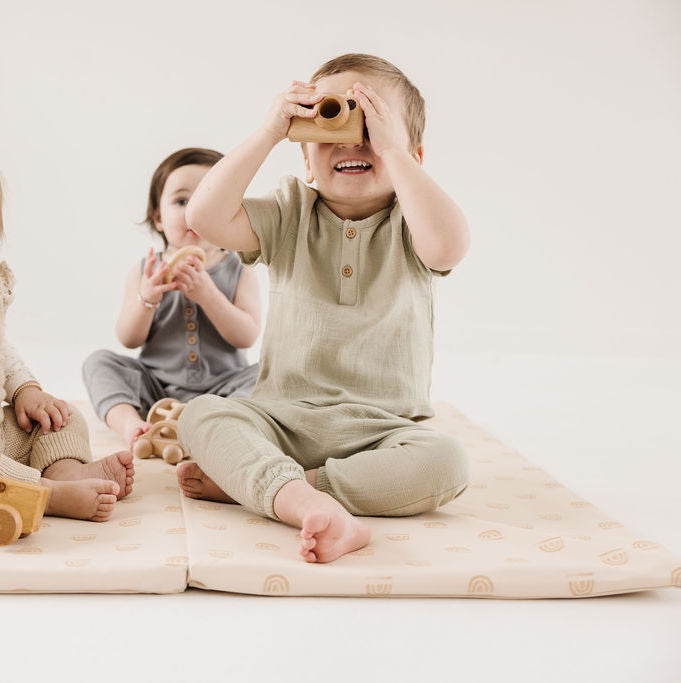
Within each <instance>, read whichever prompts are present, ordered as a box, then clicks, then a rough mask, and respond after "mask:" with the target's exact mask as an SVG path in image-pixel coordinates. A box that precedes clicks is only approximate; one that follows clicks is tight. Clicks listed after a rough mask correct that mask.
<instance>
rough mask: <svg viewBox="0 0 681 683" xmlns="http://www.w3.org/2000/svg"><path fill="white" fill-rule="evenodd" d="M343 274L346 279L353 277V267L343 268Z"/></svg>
mask: <svg viewBox="0 0 681 683" xmlns="http://www.w3.org/2000/svg"><path fill="white" fill-rule="evenodd" d="M341 273H343V276H344V277H350V276H351V275H352V267H351V266H343V270H341Z"/></svg>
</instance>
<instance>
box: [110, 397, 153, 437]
mask: <svg viewBox="0 0 681 683" xmlns="http://www.w3.org/2000/svg"><path fill="white" fill-rule="evenodd" d="M105 421H106V423H107V424H108V425H109V427H111V429H113V430H114V431H115V432H118V433H119V434H120V435H121V436H122V437H123V441H125V445H126V446H127V447H128V448H132V446H133V444H134V443H135V441H137V439H138V437H139V436H140V435H142V434H144V432H147V431H149V429H151V425H150V424H149V423H148V422H146V421H145V420H143V419H142V418H141V417H140V416H139V415H138V414H137V411H136V410H135V409H134V408H133V407H132V406H131V405H130V404H129V403H118V404H117V405H115V406H114V407H113V408H111V409H110V410H109V412H108V413H107V414H106V418H105Z"/></svg>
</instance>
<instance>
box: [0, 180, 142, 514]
mask: <svg viewBox="0 0 681 683" xmlns="http://www.w3.org/2000/svg"><path fill="white" fill-rule="evenodd" d="M2 236H3V224H2V188H0V239H2ZM13 288H14V274H13V273H12V271H11V270H10V268H9V266H8V265H7V263H6V262H5V261H3V262H2V263H0V402H2V401H8V402H9V405H5V406H3V407H2V408H1V409H0V477H6V478H9V479H18V480H19V481H25V482H29V483H31V484H41V485H42V486H46V487H47V488H49V489H50V495H49V497H48V499H47V506H46V508H45V513H46V514H48V515H56V516H58V517H74V518H76V519H86V520H91V521H93V522H105V521H106V520H107V519H109V517H110V516H111V512H112V511H113V508H114V503H115V502H116V499H117V498H118V499H120V498H124V497H125V496H127V495H128V494H129V493H130V491H132V485H133V481H134V467H133V464H132V453H130V452H129V451H121V452H120V453H114V454H113V455H110V456H108V457H107V458H104V459H102V460H97V461H96V462H92V454H91V453H90V440H89V436H88V429H87V425H86V423H85V419H84V418H83V416H82V415H81V413H80V412H79V411H78V410H77V409H76V408H75V407H74V406H71V405H68V404H67V403H65V402H64V401H61V400H59V399H56V398H55V397H54V396H51V395H50V394H48V393H46V392H44V391H43V390H42V389H41V387H40V384H38V382H36V380H35V379H34V377H33V375H32V374H31V372H30V370H29V369H28V368H27V367H26V366H25V365H24V364H23V362H22V361H21V358H20V357H19V355H18V354H17V352H16V351H15V350H14V349H13V348H12V347H11V346H10V345H9V344H8V343H7V341H6V338H5V329H4V328H5V314H6V312H7V307H8V306H9V304H10V303H11V302H12V299H13V293H12V290H13Z"/></svg>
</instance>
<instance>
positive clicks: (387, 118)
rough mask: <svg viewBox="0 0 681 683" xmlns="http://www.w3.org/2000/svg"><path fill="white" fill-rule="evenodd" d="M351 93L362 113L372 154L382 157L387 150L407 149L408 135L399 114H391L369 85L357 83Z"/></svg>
mask: <svg viewBox="0 0 681 683" xmlns="http://www.w3.org/2000/svg"><path fill="white" fill-rule="evenodd" d="M353 92H354V95H355V97H356V98H357V101H358V102H359V106H360V107H362V111H363V112H364V120H365V124H366V127H367V131H368V132H369V141H370V142H371V148H372V149H373V151H374V153H375V154H376V155H377V156H379V157H382V156H383V155H384V154H385V153H386V152H387V151H388V150H391V149H398V150H402V151H404V150H405V149H409V133H408V132H407V128H406V126H405V125H404V122H403V121H402V119H401V117H400V114H399V112H396V113H393V112H392V111H391V110H390V108H389V107H388V104H387V102H386V101H385V100H383V99H382V98H381V97H380V96H379V95H378V93H377V92H376V91H375V90H374V89H373V88H372V87H371V86H369V85H364V84H363V83H360V82H359V81H358V82H357V83H355V85H354V87H353Z"/></svg>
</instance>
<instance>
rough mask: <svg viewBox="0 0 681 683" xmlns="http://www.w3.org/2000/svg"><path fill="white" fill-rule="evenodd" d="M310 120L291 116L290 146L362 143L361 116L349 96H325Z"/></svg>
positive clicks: (359, 108)
mask: <svg viewBox="0 0 681 683" xmlns="http://www.w3.org/2000/svg"><path fill="white" fill-rule="evenodd" d="M317 107H318V109H317V114H316V115H315V117H314V118H312V119H305V118H302V117H300V116H294V117H293V118H292V119H291V125H290V126H289V129H288V139H289V140H291V142H347V143H355V144H359V143H361V142H362V141H363V140H364V112H363V111H362V107H360V106H359V102H357V100H356V99H355V98H354V97H352V96H351V95H326V96H325V97H324V99H323V100H321V101H320V102H319V103H318V105H317Z"/></svg>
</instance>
